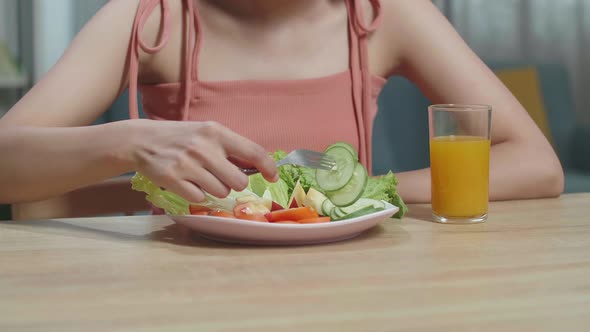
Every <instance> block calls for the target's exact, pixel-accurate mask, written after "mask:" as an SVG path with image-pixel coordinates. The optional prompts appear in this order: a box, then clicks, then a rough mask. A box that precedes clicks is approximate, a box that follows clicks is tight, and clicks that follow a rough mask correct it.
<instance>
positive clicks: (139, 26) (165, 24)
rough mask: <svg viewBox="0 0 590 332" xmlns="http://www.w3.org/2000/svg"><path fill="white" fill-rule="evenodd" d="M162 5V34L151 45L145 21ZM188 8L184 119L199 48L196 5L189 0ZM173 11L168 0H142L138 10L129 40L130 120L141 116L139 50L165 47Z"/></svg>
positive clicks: (148, 50) (184, 118)
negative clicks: (195, 37) (195, 29)
mask: <svg viewBox="0 0 590 332" xmlns="http://www.w3.org/2000/svg"><path fill="white" fill-rule="evenodd" d="M158 5H160V9H161V11H162V36H161V37H160V39H159V40H158V41H157V43H156V45H155V46H148V45H147V44H146V43H145V42H144V41H143V39H142V38H141V34H142V33H143V31H144V28H145V24H146V21H147V20H148V18H149V17H150V15H151V14H152V13H153V11H154V10H155V9H156V7H157V6H158ZM186 7H187V8H188V23H189V24H188V30H189V32H188V41H187V42H188V47H187V48H186V51H185V54H184V63H185V66H186V70H185V76H184V106H183V110H182V120H187V119H188V114H189V106H190V100H191V94H192V78H191V75H190V74H189V73H190V72H191V68H192V67H193V58H194V56H195V55H196V52H195V50H196V47H195V46H194V43H193V25H194V18H195V11H194V4H193V1H191V0H186ZM169 17H170V10H169V7H168V1H167V0H142V1H140V3H139V7H138V9H137V15H136V17H135V21H134V23H133V30H132V32H131V43H130V56H129V57H130V59H129V117H130V118H131V119H137V118H139V111H138V105H137V86H138V75H139V53H140V51H144V52H146V53H148V54H155V53H157V52H159V51H160V50H162V49H163V48H164V47H165V46H166V45H167V44H168V41H169V40H170V21H169Z"/></svg>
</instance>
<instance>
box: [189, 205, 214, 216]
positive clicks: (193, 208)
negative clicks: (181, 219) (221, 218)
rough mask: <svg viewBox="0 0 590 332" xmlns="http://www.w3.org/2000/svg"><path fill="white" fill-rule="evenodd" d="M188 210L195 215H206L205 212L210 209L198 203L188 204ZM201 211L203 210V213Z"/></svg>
mask: <svg viewBox="0 0 590 332" xmlns="http://www.w3.org/2000/svg"><path fill="white" fill-rule="evenodd" d="M188 209H189V211H190V213H191V214H195V215H201V216H203V215H206V214H207V213H209V212H211V209H210V208H208V207H205V206H200V205H190V206H189V207H188ZM202 212H205V214H203V213H202Z"/></svg>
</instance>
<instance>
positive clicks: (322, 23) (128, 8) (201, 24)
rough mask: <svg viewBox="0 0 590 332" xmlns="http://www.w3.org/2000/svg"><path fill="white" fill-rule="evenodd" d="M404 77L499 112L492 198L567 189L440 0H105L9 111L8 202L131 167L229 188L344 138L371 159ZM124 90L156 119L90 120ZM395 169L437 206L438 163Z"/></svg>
mask: <svg viewBox="0 0 590 332" xmlns="http://www.w3.org/2000/svg"><path fill="white" fill-rule="evenodd" d="M150 45H154V46H150ZM394 74H398V75H403V76H405V77H407V78H409V79H410V80H412V81H413V82H415V83H416V84H417V85H418V86H419V87H420V88H421V89H422V91H424V92H425V94H426V95H427V96H428V97H429V98H430V99H431V100H432V101H433V102H436V103H447V102H453V103H479V104H489V105H492V107H493V109H494V116H493V124H492V128H493V131H492V137H493V142H492V144H493V146H492V149H491V166H490V167H491V168H490V174H491V175H490V177H491V179H490V181H491V186H490V187H491V188H490V196H491V199H495V200H503V199H517V198H533V197H549V196H556V195H559V194H560V193H561V191H562V188H563V173H562V169H561V166H560V163H559V161H558V159H557V157H556V155H555V153H554V152H553V150H552V148H551V146H550V144H549V143H548V142H547V140H546V139H545V138H544V136H543V135H542V133H541V132H540V130H539V129H538V128H537V127H536V126H535V124H534V123H533V122H532V121H531V119H530V118H529V117H528V115H527V113H526V111H525V110H524V109H523V108H522V106H521V105H520V104H519V103H518V101H517V100H516V99H515V98H514V97H513V96H512V95H511V94H510V92H509V91H508V90H507V89H506V88H505V87H504V86H503V85H502V84H501V83H500V82H499V81H498V79H497V78H496V77H495V76H494V74H493V73H492V72H491V71H490V70H489V69H488V68H487V67H486V66H485V65H484V64H483V63H482V62H481V61H480V60H479V59H478V58H477V56H476V55H475V54H474V53H473V52H472V51H471V50H470V49H469V48H468V46H467V45H466V44H465V43H464V42H463V41H462V40H461V38H460V37H459V35H458V34H457V33H456V32H455V31H454V30H453V28H452V26H451V25H450V24H449V23H448V22H447V21H446V20H445V18H444V17H443V16H442V15H441V14H440V12H439V11H438V10H437V8H436V7H435V6H434V5H433V4H432V3H431V2H430V1H427V0H414V1H405V0H387V1H385V0H383V1H379V0H371V1H368V0H301V1H290V0H273V1H270V0H182V1H167V0H141V1H140V0H133V1H131V0H111V1H110V2H109V3H108V4H107V5H105V6H104V8H102V9H101V10H100V12H99V13H98V14H97V15H96V16H95V17H94V18H93V19H92V20H91V21H90V22H89V23H88V24H87V25H86V27H85V28H84V29H83V30H82V31H81V32H80V34H79V35H78V36H77V37H76V39H75V40H74V41H73V43H72V44H71V46H70V47H69V49H68V50H67V51H66V53H65V54H64V56H63V57H62V58H61V59H60V61H59V62H58V63H57V64H56V65H55V67H54V68H53V69H52V70H51V71H50V72H49V73H48V74H47V75H46V76H45V77H44V78H43V79H42V80H41V81H40V82H39V83H38V84H37V85H36V86H35V87H34V88H33V89H32V90H31V91H30V92H29V93H28V94H27V95H26V96H25V97H24V98H23V99H22V100H21V101H20V102H19V103H18V104H17V105H15V106H14V107H13V109H12V110H11V111H10V112H9V113H8V114H7V115H6V116H5V117H4V118H2V119H1V120H0V127H1V130H0V155H2V156H3V158H2V159H1V160H0V183H2V186H0V202H9V203H10V202H17V201H27V200H35V199H41V198H44V197H47V196H51V195H55V194H59V193H62V192H65V191H68V190H71V189H74V188H77V187H81V186H84V185H87V184H90V183H93V182H96V181H99V180H101V179H105V178H108V177H112V176H116V175H118V174H122V173H125V172H129V171H134V170H137V171H141V172H143V173H145V174H146V175H147V176H148V177H150V178H151V179H153V181H154V182H156V183H157V184H159V185H161V186H163V187H165V188H168V189H169V190H171V191H174V192H176V193H178V194H180V195H182V196H184V197H186V198H187V199H189V200H191V201H200V200H202V199H203V193H202V191H201V189H202V190H205V191H208V192H210V193H211V194H213V195H216V196H220V197H222V196H225V195H226V194H227V193H228V191H229V189H230V188H233V189H236V190H241V189H244V187H245V186H246V184H247V178H246V176H245V175H243V174H242V173H240V172H239V171H238V169H237V167H236V166H235V164H236V163H239V164H247V165H253V166H255V167H258V168H259V169H261V170H262V173H263V175H264V176H265V177H266V178H267V179H269V180H272V179H274V178H276V176H277V173H276V168H275V167H274V164H273V161H272V160H271V159H270V158H269V157H268V156H267V155H266V153H265V151H272V150H275V149H278V148H280V149H285V150H290V149H293V148H299V147H306V148H311V149H315V150H321V149H322V148H323V147H325V146H326V145H328V144H330V143H333V142H335V141H340V140H343V141H347V142H350V143H352V144H353V145H354V146H355V147H356V148H358V149H359V150H360V157H361V161H363V163H364V164H365V165H367V166H370V159H371V151H370V146H371V130H372V120H373V117H374V116H375V113H376V108H377V106H376V104H377V103H376V98H377V95H378V93H379V91H380V89H381V87H382V86H383V84H384V82H385V78H387V77H389V76H391V75H394ZM127 87H129V89H130V92H131V93H130V94H131V98H130V114H131V117H132V118H135V117H137V105H136V102H135V100H136V99H135V97H136V91H137V89H139V90H141V92H142V96H143V106H144V110H145V112H146V113H147V114H148V116H149V117H150V118H151V119H152V120H128V121H121V122H116V123H109V124H105V125H99V126H89V125H90V124H91V123H92V122H93V120H94V119H95V118H97V117H98V116H100V114H101V113H102V112H104V111H105V110H106V109H107V108H108V107H109V105H110V104H111V103H112V101H113V100H114V99H115V98H116V97H117V96H118V95H119V94H120V93H121V92H122V91H123V90H124V89H125V88H127ZM424 111H425V110H424ZM164 119H165V120H191V121H153V120H164ZM317 124H319V125H321V126H322V128H323V129H322V130H321V131H318V130H317V129H316V128H317ZM255 142H256V143H255ZM398 178H399V180H400V187H399V190H400V193H401V195H402V197H404V199H405V200H406V201H408V202H426V201H428V200H429V199H430V180H429V170H428V169H424V170H417V171H411V172H404V173H400V174H398Z"/></svg>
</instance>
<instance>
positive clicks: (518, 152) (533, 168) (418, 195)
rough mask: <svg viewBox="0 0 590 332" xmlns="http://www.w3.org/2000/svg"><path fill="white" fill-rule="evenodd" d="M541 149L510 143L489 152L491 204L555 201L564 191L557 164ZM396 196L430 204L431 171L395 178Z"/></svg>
mask: <svg viewBox="0 0 590 332" xmlns="http://www.w3.org/2000/svg"><path fill="white" fill-rule="evenodd" d="M539 151H546V149H545V148H544V147H543V148H538V149H537V148H535V147H532V146H529V147H523V146H519V145H518V144H516V143H513V142H505V143H500V144H495V145H493V146H492V149H491V151H490V200H493V201H498V200H510V199H528V198H545V197H555V196H558V195H559V194H561V192H562V191H563V171H562V169H561V166H560V164H559V161H558V160H557V159H556V158H555V157H554V155H552V154H550V153H543V152H539ZM397 178H398V180H399V187H398V190H399V193H400V195H401V196H402V197H403V198H404V200H405V201H406V202H408V203H427V202H430V186H431V184H430V169H429V168H426V169H421V170H415V171H408V172H401V173H398V174H397Z"/></svg>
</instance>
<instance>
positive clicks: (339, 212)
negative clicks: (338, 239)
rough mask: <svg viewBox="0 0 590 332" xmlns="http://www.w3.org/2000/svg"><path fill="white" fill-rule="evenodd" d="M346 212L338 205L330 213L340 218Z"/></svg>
mask: <svg viewBox="0 0 590 332" xmlns="http://www.w3.org/2000/svg"><path fill="white" fill-rule="evenodd" d="M347 214H348V213H346V212H344V211H342V209H341V208H339V207H335V208H334V210H332V215H333V216H334V217H335V218H336V219H340V218H342V217H344V216H346V215H347Z"/></svg>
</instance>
